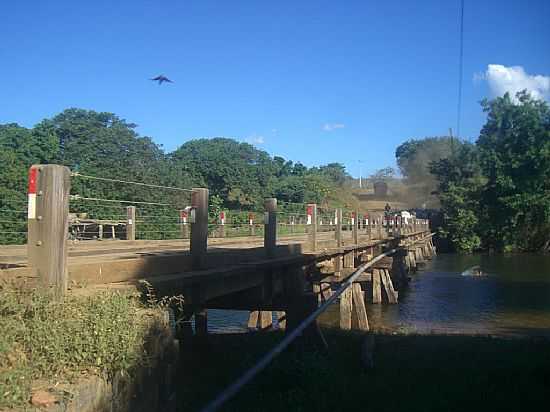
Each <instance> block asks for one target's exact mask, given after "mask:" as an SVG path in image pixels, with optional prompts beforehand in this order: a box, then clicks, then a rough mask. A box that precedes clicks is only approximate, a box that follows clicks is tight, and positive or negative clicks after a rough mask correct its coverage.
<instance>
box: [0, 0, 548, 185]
mask: <svg viewBox="0 0 550 412" xmlns="http://www.w3.org/2000/svg"><path fill="white" fill-rule="evenodd" d="M2 14H3V17H2V25H0V38H1V39H2V42H1V43H0V123H6V122H17V123H20V124H22V125H24V126H28V127H30V126H32V125H34V124H35V123H37V122H39V121H40V120H41V119H43V118H45V117H49V116H52V115H54V114H56V113H58V112H60V111H62V110H63V109H65V108H68V107H81V108H86V109H93V110H98V111H110V112H114V113H116V114H118V115H119V116H120V117H122V118H125V119H127V120H128V121H131V122H134V123H137V124H138V125H139V128H138V132H139V133H140V134H143V135H149V136H151V137H153V139H154V140H155V141H156V142H157V143H161V144H163V145H164V147H165V149H166V150H173V149H175V148H176V147H178V146H179V145H181V144H182V143H184V142H185V141H187V140H189V139H192V138H199V137H213V136H225V137H233V138H236V139H238V140H241V141H248V142H251V143H254V144H255V145H256V146H257V147H259V148H262V149H264V150H266V151H268V152H269V153H270V154H272V155H280V156H283V157H285V158H288V159H292V160H295V161H302V162H303V163H304V164H306V165H308V166H312V165H318V164H324V163H328V162H341V163H344V164H345V165H346V166H347V168H348V171H349V172H350V173H352V174H353V175H357V174H358V170H359V163H358V161H359V160H361V161H362V164H363V170H364V173H368V172H372V171H374V170H376V169H378V168H381V167H385V166H388V165H390V166H391V165H394V163H395V160H394V151H395V147H396V146H397V145H398V144H400V143H401V142H403V141H405V140H407V139H409V138H413V137H424V136H437V135H443V134H446V133H447V131H448V128H449V127H453V129H456V103H457V76H458V45H459V42H458V40H459V36H458V32H459V31H458V28H459V0H453V1H443V0H420V1H412V0H411V1H400V2H398V1H390V0H386V1H340V2H336V1H334V0H332V1H296V0H295V1H276V2H264V1H237V0H236V1H208V0H197V1H185V0H177V1H176V0H173V1H160V0H157V1H141V0H131V1H130V0H124V1H122V0H120V1H116V2H115V1H98V0H95V1H75V0H72V1H65V0H63V1H61V0H59V1H55V0H52V1H39V0H35V1H25V0H19V1H17V2H6V3H5V4H3V5H2ZM549 16H550V1H548V0H540V1H536V0H530V1H523V0H521V1H520V0H518V1H506V0H499V1H496V0H495V1H489V0H480V1H473V0H466V1H465V15H464V21H465V30H464V87H463V113H462V123H461V132H462V133H461V135H462V136H464V137H466V138H468V139H470V140H473V139H475V138H476V137H477V134H478V132H479V129H480V127H481V126H482V124H483V122H484V115H483V113H482V112H481V110H480V106H479V103H478V102H479V100H481V99H482V98H483V97H486V96H487V97H491V96H493V95H494V94H499V93H501V92H502V91H503V90H514V89H515V88H518V87H523V86H525V87H528V88H530V89H532V90H533V93H535V94H537V95H538V96H539V97H541V98H546V99H548V97H549V94H548V93H549V92H550V90H549V88H550V86H548V84H547V81H548V82H550V79H549V78H548V77H547V76H549V75H550V24H548V17H549ZM489 65H493V66H489ZM160 73H163V74H165V75H166V76H168V77H170V78H171V79H173V80H174V81H175V83H173V84H164V85H162V86H158V85H156V84H155V83H153V82H151V81H149V80H147V79H148V78H150V77H154V76H156V75H157V74H160ZM535 75H539V77H535ZM549 84H550V83H549Z"/></svg>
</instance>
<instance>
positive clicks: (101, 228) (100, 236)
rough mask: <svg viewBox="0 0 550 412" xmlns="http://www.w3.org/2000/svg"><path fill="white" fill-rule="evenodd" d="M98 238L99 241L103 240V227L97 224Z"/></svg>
mask: <svg viewBox="0 0 550 412" xmlns="http://www.w3.org/2000/svg"><path fill="white" fill-rule="evenodd" d="M98 238H99V240H102V239H103V225H102V224H101V223H100V224H99V230H98Z"/></svg>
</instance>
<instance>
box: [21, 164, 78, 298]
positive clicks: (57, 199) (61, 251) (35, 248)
mask: <svg viewBox="0 0 550 412" xmlns="http://www.w3.org/2000/svg"><path fill="white" fill-rule="evenodd" d="M70 188H71V172H70V170H69V169H68V168H67V167H65V166H59V165H33V166H32V167H31V169H30V171H29V210H28V242H27V253H28V259H29V264H30V266H31V268H32V271H33V275H34V276H36V277H37V278H38V279H40V283H42V284H43V285H44V286H53V288H54V293H55V296H56V297H58V298H61V296H62V295H63V294H64V293H65V291H66V290H67V283H68V265H67V254H68V244H67V238H68V233H69V194H70ZM31 192H32V193H31Z"/></svg>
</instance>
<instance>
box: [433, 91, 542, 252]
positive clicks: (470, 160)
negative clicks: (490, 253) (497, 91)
mask: <svg viewBox="0 0 550 412" xmlns="http://www.w3.org/2000/svg"><path fill="white" fill-rule="evenodd" d="M482 107H483V110H484V111H485V112H486V113H487V122H486V123H485V125H484V126H483V128H482V130H481V132H480V136H479V138H478V140H477V142H476V144H475V146H470V145H464V146H463V147H462V148H461V149H460V150H459V151H458V153H456V155H455V156H452V157H451V158H448V159H444V160H441V161H439V162H435V163H434V164H432V167H431V171H432V173H433V174H434V176H436V178H437V179H438V182H439V188H438V190H439V198H440V200H441V204H442V209H443V211H444V213H445V215H446V218H447V219H446V222H447V224H446V226H445V228H444V230H445V232H446V233H447V234H448V235H449V236H450V237H451V239H452V240H453V242H454V244H455V245H456V247H457V248H458V249H459V250H463V251H473V250H475V249H478V248H480V247H481V248H483V249H492V250H499V251H511V250H540V249H548V245H549V244H550V109H549V107H548V104H547V103H546V102H544V101H541V100H536V99H533V98H532V97H531V96H530V95H529V94H528V93H527V92H520V93H518V94H517V102H514V101H513V100H512V99H511V98H510V96H509V94H505V95H504V96H503V97H497V98H496V99H494V100H491V101H489V100H484V101H483V102H482Z"/></svg>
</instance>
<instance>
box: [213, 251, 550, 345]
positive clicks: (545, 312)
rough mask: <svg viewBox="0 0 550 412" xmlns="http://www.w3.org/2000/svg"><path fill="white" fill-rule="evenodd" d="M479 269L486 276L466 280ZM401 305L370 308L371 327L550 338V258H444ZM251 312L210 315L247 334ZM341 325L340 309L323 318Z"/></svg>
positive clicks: (219, 324)
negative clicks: (474, 268) (468, 273)
mask: <svg viewBox="0 0 550 412" xmlns="http://www.w3.org/2000/svg"><path fill="white" fill-rule="evenodd" d="M475 265H479V266H480V267H481V269H482V271H483V272H485V273H487V274H488V275H487V276H484V277H471V276H463V275H462V272H464V271H465V270H466V269H468V268H470V267H472V266H475ZM411 278H412V279H411V282H410V283H409V285H408V287H407V288H406V290H403V291H401V292H400V293H399V304H397V305H387V304H383V305H368V307H367V311H368V317H369V322H370V325H371V328H373V329H375V330H387V331H401V332H419V333H430V332H436V333H439V332H442V333H481V334H498V335H534V336H549V337H550V256H543V255H529V254H522V255H470V256H462V255H451V254H448V255H439V256H437V257H434V259H433V260H431V261H429V262H428V263H427V264H426V265H425V266H424V267H423V268H422V269H421V270H420V271H419V272H417V273H416V274H412V275H411ZM247 320H248V312H238V311H216V310H211V311H209V330H210V331H211V332H213V333H224V332H225V333H227V332H233V333H234V332H245V331H246V330H247V328H246V322H247ZM321 322H322V323H324V324H333V325H335V324H338V305H333V307H331V308H330V309H329V310H328V311H327V312H326V313H325V314H323V316H322V318H321Z"/></svg>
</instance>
